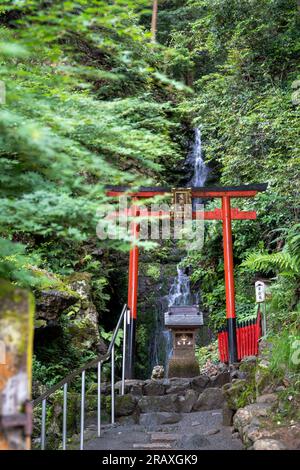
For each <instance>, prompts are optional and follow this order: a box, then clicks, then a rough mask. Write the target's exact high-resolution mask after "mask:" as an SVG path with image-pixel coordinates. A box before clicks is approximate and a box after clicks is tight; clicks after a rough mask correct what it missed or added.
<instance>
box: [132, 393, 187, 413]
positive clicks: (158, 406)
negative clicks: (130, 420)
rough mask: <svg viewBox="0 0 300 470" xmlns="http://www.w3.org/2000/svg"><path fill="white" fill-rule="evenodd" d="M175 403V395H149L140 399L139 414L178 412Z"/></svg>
mask: <svg viewBox="0 0 300 470" xmlns="http://www.w3.org/2000/svg"><path fill="white" fill-rule="evenodd" d="M177 401H178V400H177V395H163V396H154V395H149V396H145V397H142V398H140V400H139V401H138V407H139V409H140V411H141V413H149V412H152V411H157V412H158V411H168V412H171V413H174V412H176V411H178V406H177Z"/></svg>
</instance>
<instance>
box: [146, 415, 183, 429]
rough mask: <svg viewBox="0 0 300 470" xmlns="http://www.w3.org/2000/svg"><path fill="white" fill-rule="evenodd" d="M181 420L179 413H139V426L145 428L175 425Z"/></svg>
mask: <svg viewBox="0 0 300 470" xmlns="http://www.w3.org/2000/svg"><path fill="white" fill-rule="evenodd" d="M180 420H181V415H180V413H168V412H158V413H141V414H140V424H141V425H142V426H145V427H151V426H153V427H154V426H160V425H163V424H175V423H178V422H179V421H180Z"/></svg>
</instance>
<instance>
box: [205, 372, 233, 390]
mask: <svg viewBox="0 0 300 470" xmlns="http://www.w3.org/2000/svg"><path fill="white" fill-rule="evenodd" d="M228 382H230V373H229V372H228V371H224V372H221V373H220V374H218V375H216V376H215V377H213V378H211V380H210V383H209V387H222V386H223V385H225V384H227V383H228Z"/></svg>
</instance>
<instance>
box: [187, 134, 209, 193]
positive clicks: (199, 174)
mask: <svg viewBox="0 0 300 470" xmlns="http://www.w3.org/2000/svg"><path fill="white" fill-rule="evenodd" d="M188 162H189V163H190V164H191V165H192V166H193V176H192V179H191V181H190V183H189V184H188V186H191V187H200V186H204V184H205V181H206V178H207V175H208V168H207V166H206V165H205V162H204V160H203V156H202V142H201V131H200V129H198V128H197V127H196V129H194V143H193V147H192V150H191V152H190V153H189V155H188Z"/></svg>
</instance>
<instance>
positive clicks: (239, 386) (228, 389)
mask: <svg viewBox="0 0 300 470" xmlns="http://www.w3.org/2000/svg"><path fill="white" fill-rule="evenodd" d="M247 386H248V383H247V381H246V380H245V379H237V380H235V381H234V382H231V383H228V384H225V385H224V386H223V387H222V390H223V394H224V397H225V399H226V402H227V405H228V408H230V409H231V410H237V409H238V408H239V399H240V396H241V394H242V393H243V392H244V391H245V390H246V389H247Z"/></svg>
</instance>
